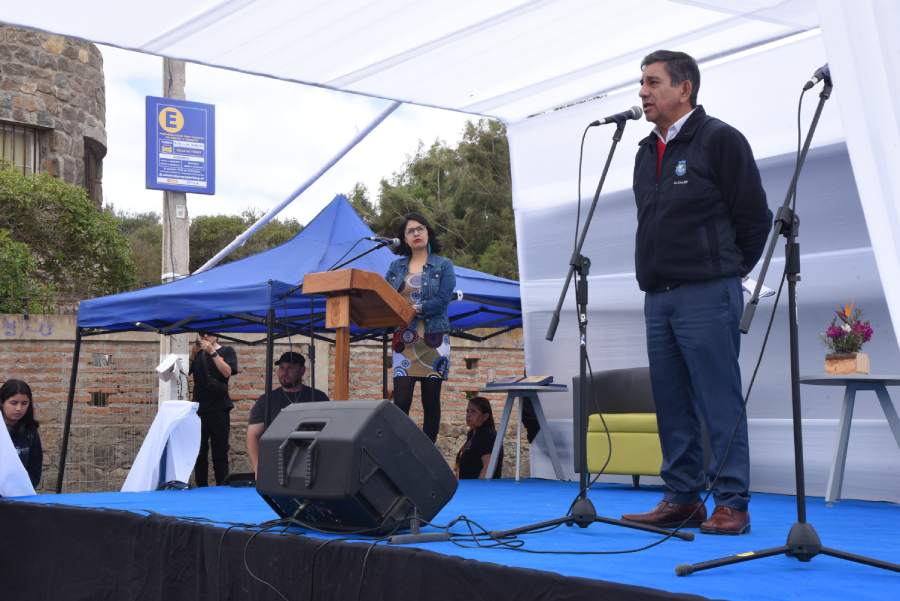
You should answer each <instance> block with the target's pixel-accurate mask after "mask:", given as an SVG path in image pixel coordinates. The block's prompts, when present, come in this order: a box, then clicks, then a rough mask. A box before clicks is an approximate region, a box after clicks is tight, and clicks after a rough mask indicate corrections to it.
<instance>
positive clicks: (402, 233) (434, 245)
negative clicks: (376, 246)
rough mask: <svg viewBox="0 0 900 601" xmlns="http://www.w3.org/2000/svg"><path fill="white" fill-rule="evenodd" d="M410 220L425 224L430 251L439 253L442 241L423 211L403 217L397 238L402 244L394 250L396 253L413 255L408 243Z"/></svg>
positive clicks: (406, 255)
mask: <svg viewBox="0 0 900 601" xmlns="http://www.w3.org/2000/svg"><path fill="white" fill-rule="evenodd" d="M410 221H418V222H419V223H421V224H422V225H424V226H425V229H426V230H428V248H429V253H438V252H441V248H443V247H442V246H441V242H440V240H438V236H437V233H436V232H435V231H434V229H433V228H432V227H431V224H430V223H428V220H427V219H425V216H424V215H422V214H421V213H416V212H413V213H407V214H406V216H404V217H403V221H402V222H401V223H400V227H399V228H397V238H398V239H399V240H400V246H398V247H397V249H396V250H394V253H396V254H398V255H403V256H405V257H409V256H412V249H411V248H410V247H409V244H407V243H406V224H407V223H409V222H410Z"/></svg>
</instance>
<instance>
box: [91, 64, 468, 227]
mask: <svg viewBox="0 0 900 601" xmlns="http://www.w3.org/2000/svg"><path fill="white" fill-rule="evenodd" d="M100 50H101V52H102V53H103V60H104V72H105V75H106V133H107V142H108V152H107V155H106V158H105V159H104V161H103V195H104V203H105V204H106V205H110V204H111V205H113V206H115V208H116V209H117V210H125V211H130V212H146V211H156V212H157V213H158V212H160V210H161V208H162V192H160V191H157V190H147V189H145V187H144V154H145V145H144V112H145V108H144V102H145V100H144V99H145V97H146V96H148V95H149V96H162V59H161V58H158V57H153V56H148V55H144V54H140V53H136V52H130V51H126V50H119V49H116V48H110V47H107V46H100ZM186 80H187V84H186V86H185V91H186V96H187V99H188V100H193V101H197V102H206V103H209V104H214V105H215V107H216V194H215V195H214V196H208V195H202V194H188V212H189V213H190V215H191V216H192V217H194V216H197V215H211V214H237V213H240V212H241V211H243V210H244V209H247V208H256V209H261V210H262V211H268V210H269V209H270V208H271V207H273V206H275V205H276V204H278V203H279V202H281V201H282V200H284V199H285V198H287V197H288V196H289V195H290V194H291V192H293V191H294V190H295V189H296V188H297V187H298V186H300V185H301V184H302V183H303V182H304V181H306V180H307V179H308V178H309V177H310V176H311V175H312V174H314V173H315V172H316V171H317V170H318V169H319V168H320V167H321V166H322V165H323V164H324V163H326V162H327V161H328V160H329V159H330V158H331V157H332V156H334V154H335V153H337V152H338V151H339V150H340V149H341V148H343V147H344V146H345V145H346V144H347V143H348V142H349V141H350V140H351V139H352V138H353V137H354V136H355V135H356V134H357V133H358V132H359V131H360V130H362V129H363V128H365V127H366V126H367V125H368V124H369V123H370V122H371V121H372V119H374V118H375V116H376V115H378V114H379V113H380V112H381V111H382V110H383V109H384V108H385V107H386V106H388V104H389V103H388V102H387V101H382V100H376V99H371V98H366V97H363V96H356V95H353V94H343V93H339V92H332V91H328V90H323V89H319V88H313V87H308V86H301V85H299V84H293V83H287V82H282V81H277V80H273V79H268V78H263V77H254V76H250V75H243V74H240V73H234V72H231V71H226V70H221V69H214V68H211V67H203V66H199V65H191V64H188V65H187V75H186ZM468 119H472V117H471V116H469V115H463V114H460V113H455V112H452V111H443V110H438V109H428V108H422V107H415V106H410V105H404V106H401V107H400V108H399V109H397V111H395V112H394V113H393V114H392V115H390V116H389V117H388V118H387V119H386V120H385V121H384V122H383V123H382V124H381V125H379V126H378V127H377V128H376V129H375V130H374V131H373V132H372V133H371V134H369V136H368V137H367V138H365V139H364V140H363V141H362V142H361V143H360V144H359V145H358V146H356V148H354V149H353V150H351V151H350V153H349V154H348V155H347V156H345V157H344V158H343V159H342V160H341V161H340V162H339V163H338V164H337V165H335V166H334V167H332V169H331V170H330V171H329V172H328V173H326V174H325V175H324V176H322V178H321V179H320V180H319V181H318V182H316V184H314V185H313V186H312V187H310V188H309V189H308V190H307V191H306V192H304V193H303V194H302V195H301V196H300V197H299V198H297V199H296V200H295V201H294V202H293V203H291V205H289V206H288V207H287V208H286V209H285V210H284V211H282V212H281V214H280V215H279V217H294V218H297V219H298V220H300V221H301V222H302V223H306V222H308V221H309V220H310V219H312V218H313V217H314V216H315V214H316V213H317V212H318V211H319V210H320V209H321V208H322V207H323V206H324V205H325V204H327V203H328V201H330V200H331V199H332V198H333V197H334V195H335V194H338V193H349V192H350V190H351V189H352V188H353V185H354V184H355V183H356V182H358V181H360V182H362V183H364V184H365V185H366V187H367V188H368V189H369V198H371V199H373V200H375V199H376V198H377V193H378V182H379V181H380V180H381V178H383V177H388V178H389V177H390V176H391V175H393V174H394V173H395V172H397V171H400V170H402V168H403V166H404V164H405V162H406V161H407V160H408V158H409V157H411V156H412V155H414V154H415V152H416V149H417V147H418V144H419V141H420V140H421V141H423V142H424V143H425V144H426V145H430V144H431V143H432V142H433V141H434V140H435V139H441V140H443V141H445V142H447V143H448V144H451V145H452V144H455V143H456V142H457V141H458V140H459V138H460V136H461V134H462V130H463V126H464V124H465V122H466V120H468Z"/></svg>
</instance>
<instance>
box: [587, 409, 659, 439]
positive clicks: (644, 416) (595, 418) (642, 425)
mask: <svg viewBox="0 0 900 601" xmlns="http://www.w3.org/2000/svg"><path fill="white" fill-rule="evenodd" d="M603 420H604V421H605V422H606V427H607V428H609V431H610V432H637V433H647V434H650V433H656V432H659V428H658V427H657V425H656V414H655V413H604V414H603ZM605 431H606V428H604V427H603V422H602V421H600V415H599V414H597V413H594V414H593V415H591V416H590V417H588V432H600V433H603V432H605Z"/></svg>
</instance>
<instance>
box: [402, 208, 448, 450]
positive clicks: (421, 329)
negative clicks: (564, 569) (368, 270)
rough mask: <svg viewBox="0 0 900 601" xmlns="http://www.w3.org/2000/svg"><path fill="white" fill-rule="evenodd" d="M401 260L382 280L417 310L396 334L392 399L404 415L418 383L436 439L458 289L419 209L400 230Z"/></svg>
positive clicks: (428, 430)
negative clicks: (450, 313)
mask: <svg viewBox="0 0 900 601" xmlns="http://www.w3.org/2000/svg"><path fill="white" fill-rule="evenodd" d="M397 238H399V239H400V246H398V247H397V249H396V250H395V251H394V252H395V253H397V254H398V255H400V258H398V259H396V260H395V261H393V262H392V263H391V266H390V267H389V268H388V271H387V274H385V276H384V279H385V280H387V282H388V284H390V285H391V286H393V287H394V289H395V290H396V291H397V292H399V293H400V295H401V296H403V298H405V299H406V300H407V301H408V302H409V304H410V305H412V306H413V308H414V309H415V310H416V316H415V317H414V318H413V320H412V321H411V322H410V323H409V325H407V326H406V327H404V328H398V329H397V330H396V331H395V332H394V339H393V344H392V348H393V367H394V403H395V404H396V405H397V406H398V407H400V409H402V410H403V411H404V412H405V413H406V414H409V408H410V406H411V405H412V396H413V390H414V388H415V385H416V382H417V381H418V382H419V388H420V391H421V395H422V410H423V412H424V423H423V427H422V429H423V430H424V431H425V434H427V435H428V438H430V439H431V440H432V442H433V441H436V440H437V435H438V429H439V428H440V425H441V384H442V383H443V381H444V380H446V379H447V374H448V373H449V371H450V335H449V332H450V320H449V319H448V317H447V306H448V305H449V304H450V299H451V297H452V296H453V290H454V289H455V287H456V274H455V272H454V270H453V263H452V262H451V261H450V260H449V259H447V258H446V257H442V256H441V255H439V254H437V253H438V252H440V250H441V244H440V242H439V241H438V238H437V235H436V234H435V232H434V230H433V229H432V227H431V225H430V224H429V223H428V221H427V220H426V219H425V217H424V216H423V215H421V214H420V213H409V214H408V215H406V216H405V217H404V218H403V222H402V223H401V225H400V228H399V230H398V231H397Z"/></svg>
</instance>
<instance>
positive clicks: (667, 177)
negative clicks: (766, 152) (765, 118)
mask: <svg viewBox="0 0 900 601" xmlns="http://www.w3.org/2000/svg"><path fill="white" fill-rule="evenodd" d="M656 140H657V136H656V134H655V133H651V134H650V135H649V136H647V137H646V138H645V139H643V140H642V141H641V143H640V148H639V149H638V152H637V156H636V157H635V161H634V197H635V202H636V203H637V218H638V227H637V236H636V241H635V249H634V259H635V260H634V262H635V269H636V271H637V281H638V285H639V286H640V288H641V290H644V291H650V292H653V291H659V290H664V289H666V288H667V287H670V286H677V285H680V284H684V283H687V282H698V281H704V280H711V279H715V278H721V277H726V276H744V275H746V274H747V273H749V272H750V270H751V269H753V266H754V265H756V262H757V261H758V260H759V257H760V255H761V254H762V251H763V247H764V246H765V244H766V238H767V236H768V233H769V227H770V225H771V223H772V212H771V211H770V210H769V207H768V205H767V204H766V193H765V191H764V190H763V187H762V182H761V181H760V177H759V169H757V167H756V162H755V160H754V159H753V152H752V150H751V149H750V144H748V143H747V140H746V139H745V138H744V136H743V135H742V134H741V133H740V132H739V131H738V130H736V129H735V128H733V127H731V126H730V125H728V124H727V123H724V122H722V121H719V120H718V119H715V118H713V117H709V116H707V114H706V111H704V110H703V107H702V106H698V107H697V109H696V110H695V111H694V112H693V114H691V116H690V117H688V119H687V121H685V123H684V126H683V127H682V128H681V131H679V132H678V134H677V135H676V136H675V138H673V139H672V140H669V143H668V144H667V145H666V150H665V153H664V154H663V161H662V170H661V176H660V178H659V181H657V178H656V160H657V149H656Z"/></svg>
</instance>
